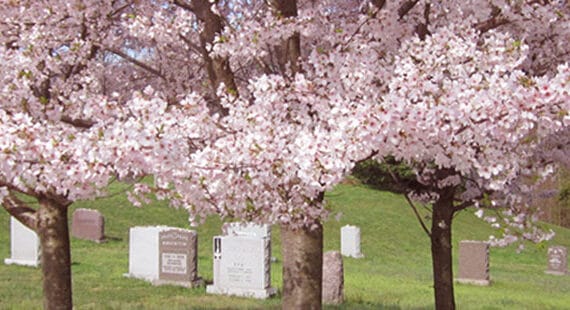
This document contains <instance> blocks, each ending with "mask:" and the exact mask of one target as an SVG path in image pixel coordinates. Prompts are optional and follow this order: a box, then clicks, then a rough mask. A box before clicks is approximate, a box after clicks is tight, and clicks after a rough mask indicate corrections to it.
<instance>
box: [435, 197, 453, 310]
mask: <svg viewBox="0 0 570 310" xmlns="http://www.w3.org/2000/svg"><path fill="white" fill-rule="evenodd" d="M453 192H454V191H453V189H443V190H442V192H441V193H440V197H439V199H438V200H437V201H436V202H435V204H434V206H433V213H432V226H431V257H432V265H433V282H434V294H435V308H436V309H438V310H448V309H455V297H454V294H453V265H452V253H451V223H452V220H453V213H454V207H453Z"/></svg>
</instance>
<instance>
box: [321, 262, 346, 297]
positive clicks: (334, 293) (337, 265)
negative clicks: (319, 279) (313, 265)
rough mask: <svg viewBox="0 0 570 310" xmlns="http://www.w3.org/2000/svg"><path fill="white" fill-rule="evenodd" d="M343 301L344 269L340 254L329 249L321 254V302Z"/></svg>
mask: <svg viewBox="0 0 570 310" xmlns="http://www.w3.org/2000/svg"><path fill="white" fill-rule="evenodd" d="M343 302H344V269H343V264H342V255H341V254H340V253H339V252H338V251H329V252H326V253H325V254H324V255H323V303H326V304H341V303H343Z"/></svg>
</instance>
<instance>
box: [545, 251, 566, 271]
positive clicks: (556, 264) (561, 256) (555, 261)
mask: <svg viewBox="0 0 570 310" xmlns="http://www.w3.org/2000/svg"><path fill="white" fill-rule="evenodd" d="M545 272H546V273H548V274H554V275H565V274H567V273H568V249H567V248H566V247H563V246H551V247H549V248H548V270H546V271H545Z"/></svg>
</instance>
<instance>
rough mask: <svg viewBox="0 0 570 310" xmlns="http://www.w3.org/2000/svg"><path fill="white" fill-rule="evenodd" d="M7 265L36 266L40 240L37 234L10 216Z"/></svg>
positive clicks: (38, 260) (5, 260)
mask: <svg viewBox="0 0 570 310" xmlns="http://www.w3.org/2000/svg"><path fill="white" fill-rule="evenodd" d="M4 263H5V264H7V265H11V264H15V265H23V266H32V267H37V266H38V265H39V264H40V240H39V238H38V235H37V234H36V233H35V232H34V231H33V230H31V229H29V228H28V227H26V226H24V224H22V223H20V221H18V220H17V219H16V218H14V217H11V218H10V258H6V259H4Z"/></svg>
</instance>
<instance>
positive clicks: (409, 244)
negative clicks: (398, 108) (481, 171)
mask: <svg viewBox="0 0 570 310" xmlns="http://www.w3.org/2000/svg"><path fill="white" fill-rule="evenodd" d="M327 200H328V201H329V203H330V207H331V209H332V210H333V216H331V218H330V220H329V221H327V222H326V223H325V226H324V227H325V244H324V247H325V251H329V250H338V249H339V247H340V241H339V239H340V227H341V226H343V225H346V224H352V225H357V226H360V227H361V235H362V245H361V248H362V252H363V253H364V255H365V257H364V258H362V259H353V258H345V260H344V264H345V296H346V303H345V304H344V305H342V306H340V307H327V308H330V309H433V290H432V282H431V281H432V280H431V279H432V276H431V260H430V253H429V240H428V238H427V236H426V235H425V234H424V233H423V231H422V230H421V228H420V226H419V224H418V223H417V221H416V219H415V217H414V216H413V213H412V211H411V209H410V208H409V207H408V206H407V204H406V203H405V201H404V199H403V198H402V197H401V196H398V195H394V194H391V193H385V192H380V191H375V190H371V189H368V188H366V187H363V186H354V185H341V186H339V187H338V188H337V189H335V190H334V191H332V192H331V193H329V194H328V195H327ZM79 207H81V208H96V209H99V210H100V211H101V212H102V213H103V214H104V216H105V220H106V222H105V225H106V235H107V236H108V237H109V241H108V242H107V243H103V244H96V243H91V242H88V241H84V240H77V239H72V261H73V266H72V271H73V289H74V292H73V293H74V296H73V298H74V304H75V309H163V308H168V309H280V296H279V295H278V296H277V297H276V298H272V299H269V300H254V299H246V298H236V297H226V296H219V295H208V294H206V293H205V289H204V288H197V289H186V288H180V287H174V286H161V287H153V286H152V285H150V284H149V283H146V282H144V281H140V280H136V279H129V278H125V277H123V274H124V273H126V272H127V271H128V230H129V227H132V226H137V225H169V226H175V227H182V228H188V216H187V213H186V212H185V211H184V210H175V209H172V208H169V207H167V206H166V204H164V203H155V204H153V205H149V206H145V207H143V208H136V207H133V206H131V205H130V204H129V203H128V202H127V200H126V199H125V197H124V195H115V196H112V197H109V198H105V199H100V200H96V201H87V202H81V203H77V204H75V205H74V206H73V208H79ZM338 212H342V214H343V215H342V217H341V218H340V220H339V221H337V220H335V218H334V215H335V214H337V213H338ZM70 215H71V212H70ZM220 226H221V222H220V220H218V219H217V218H210V219H208V220H207V221H206V223H205V224H204V225H202V226H200V227H198V228H197V229H196V230H197V231H198V236H199V257H198V261H199V266H198V271H199V274H200V275H201V276H202V277H203V278H205V279H206V280H209V281H211V279H212V244H211V243H212V242H211V240H212V236H214V235H216V234H218V233H219V231H220ZM0 228H1V230H0V258H1V259H3V258H5V257H8V256H9V251H10V244H9V217H8V214H7V213H6V212H3V211H2V212H0ZM554 229H555V230H556V231H557V233H558V234H557V236H556V237H555V238H554V240H552V241H551V242H550V243H549V244H557V245H564V246H568V247H570V231H569V230H566V229H561V228H556V227H554ZM453 233H454V250H455V254H456V251H457V244H458V242H459V241H460V240H462V239H470V240H474V239H480V240H484V239H486V238H487V237H488V236H489V235H490V234H493V233H495V232H494V231H493V230H492V229H491V228H490V227H489V226H488V225H487V224H485V223H483V222H481V221H480V220H478V219H477V218H475V217H474V216H473V215H472V212H463V213H461V214H460V215H459V216H457V218H456V219H455V222H454V231H453ZM272 234H273V240H272V242H273V244H272V248H273V256H275V257H277V259H278V261H277V262H276V263H273V264H272V285H273V286H274V287H277V288H278V289H279V290H280V289H281V287H282V284H281V280H282V278H281V267H282V266H281V263H280V262H281V249H280V244H281V242H280V234H279V228H278V227H273V232H272ZM546 248H547V246H546V245H540V246H535V245H531V244H529V245H527V249H526V250H525V251H524V252H522V253H521V254H517V253H516V251H515V250H514V249H513V248H512V247H511V248H504V249H497V248H492V249H491V277H492V281H493V283H492V285H491V286H489V287H477V286H470V285H459V284H457V285H456V286H455V293H456V302H457V304H458V308H459V309H570V277H568V276H566V277H560V276H552V275H547V274H545V273H544V270H545V268H546ZM455 268H457V265H456V264H455ZM41 303H42V301H41V274H40V270H39V269H34V268H28V267H19V266H6V265H3V264H0V309H38V308H41Z"/></svg>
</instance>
